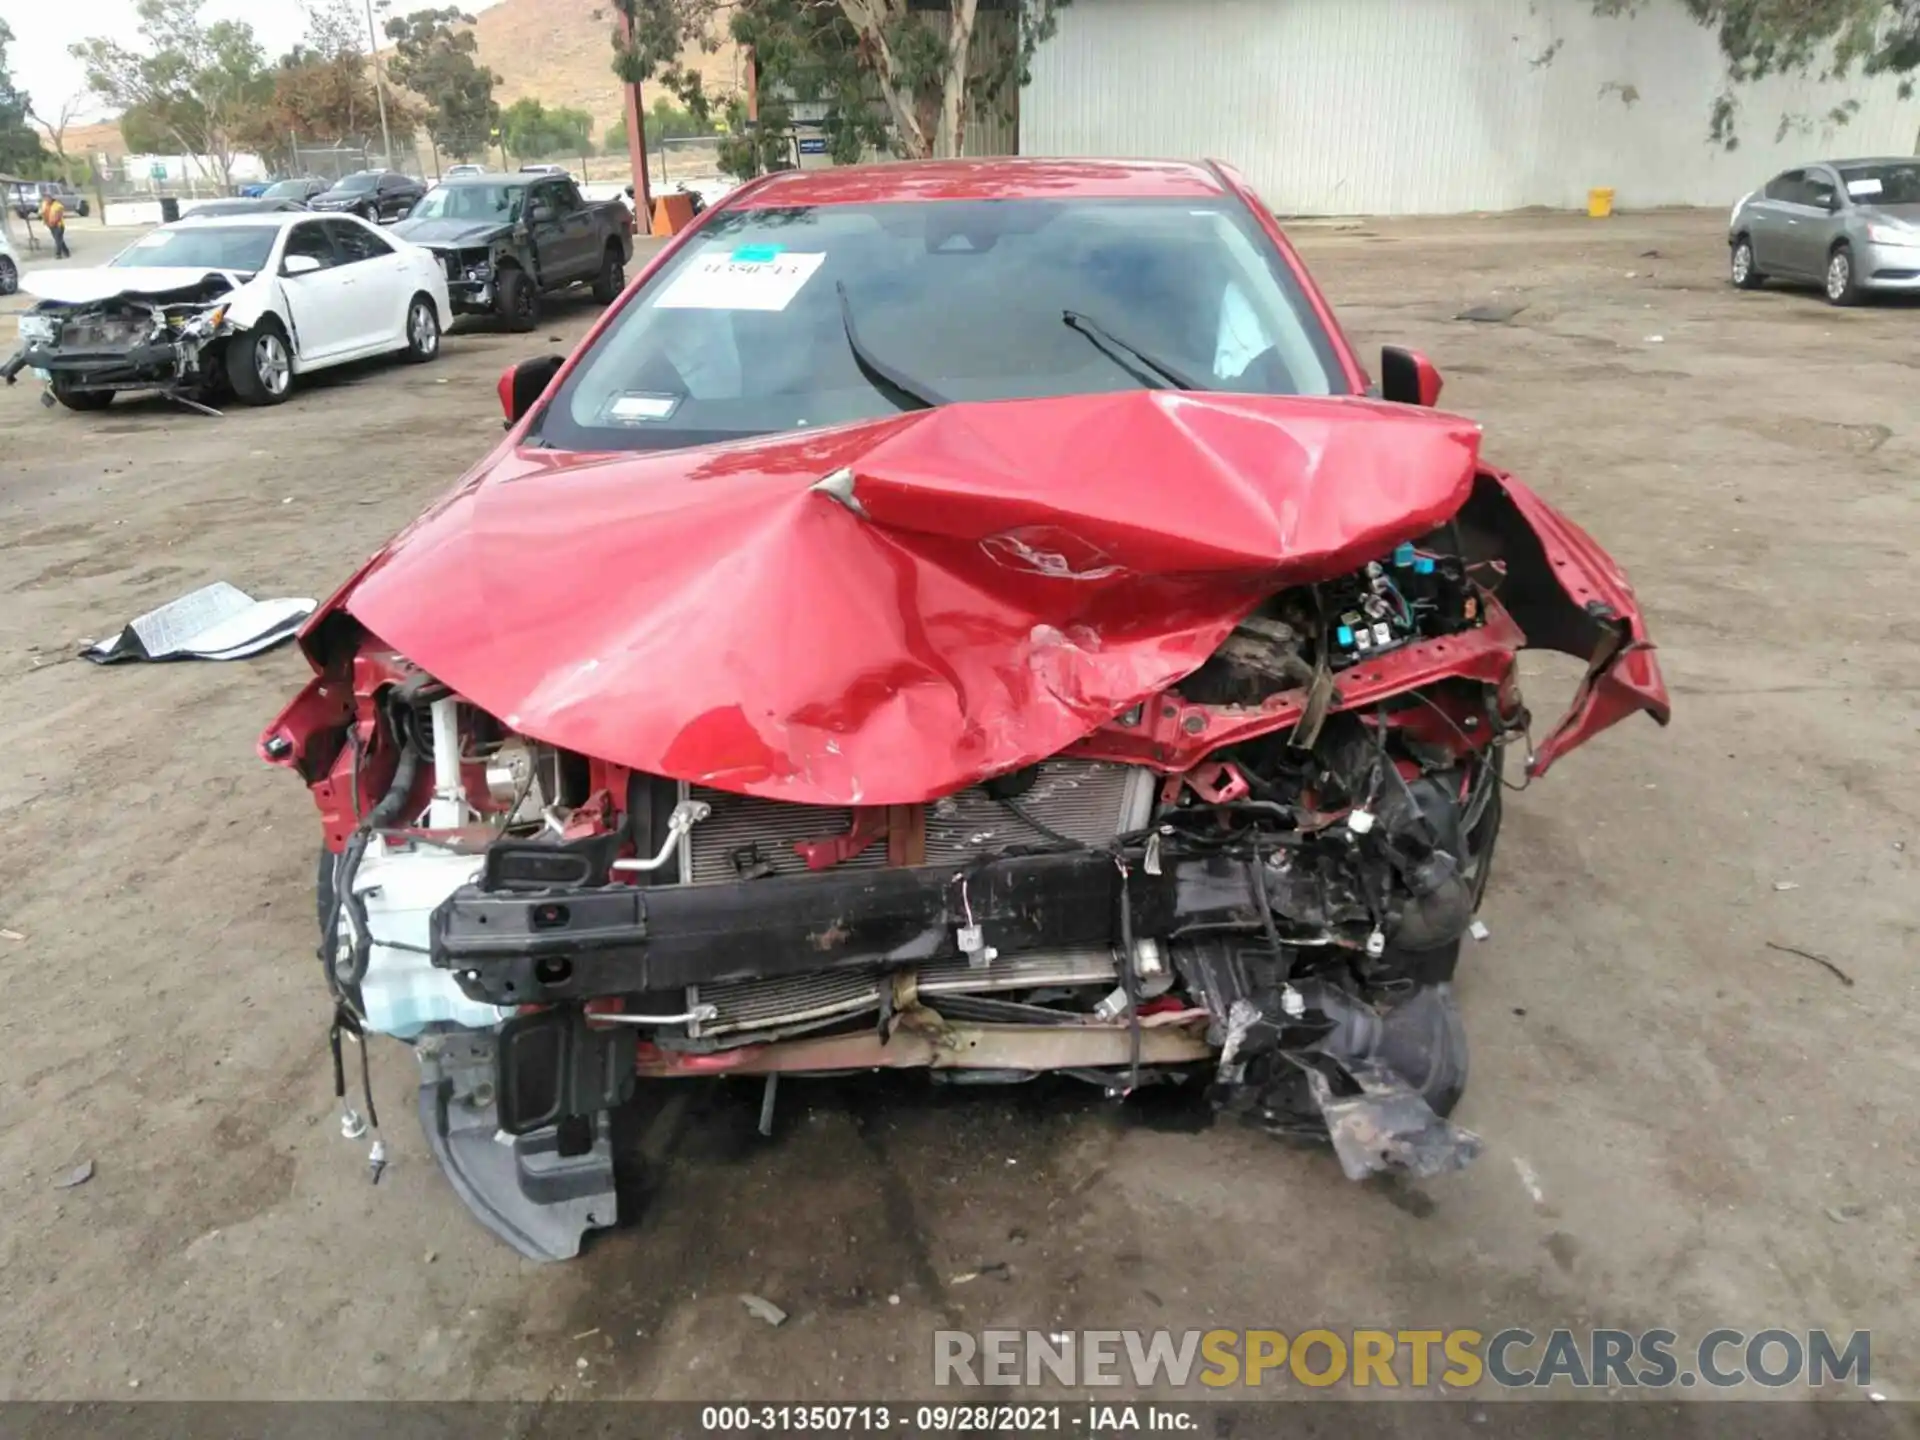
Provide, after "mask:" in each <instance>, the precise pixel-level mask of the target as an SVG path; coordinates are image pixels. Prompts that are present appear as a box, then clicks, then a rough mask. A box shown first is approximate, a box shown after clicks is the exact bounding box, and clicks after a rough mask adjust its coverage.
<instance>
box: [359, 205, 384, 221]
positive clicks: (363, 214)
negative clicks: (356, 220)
mask: <svg viewBox="0 0 1920 1440" xmlns="http://www.w3.org/2000/svg"><path fill="white" fill-rule="evenodd" d="M359 213H360V218H361V219H362V220H364V221H366V222H367V223H368V224H369V225H378V224H379V223H380V207H379V206H378V205H362V206H361V207H360V212H359Z"/></svg>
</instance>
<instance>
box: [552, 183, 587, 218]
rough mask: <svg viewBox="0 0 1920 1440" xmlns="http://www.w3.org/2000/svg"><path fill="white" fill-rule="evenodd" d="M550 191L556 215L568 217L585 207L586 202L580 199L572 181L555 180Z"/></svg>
mask: <svg viewBox="0 0 1920 1440" xmlns="http://www.w3.org/2000/svg"><path fill="white" fill-rule="evenodd" d="M552 190H553V207H554V210H555V211H556V212H557V213H559V214H561V215H568V214H571V213H572V212H573V211H575V210H581V209H584V208H585V207H586V202H585V201H584V200H582V199H581V198H580V192H579V191H578V190H577V189H575V188H574V184H573V181H571V180H556V181H555V182H554V183H553V186H552Z"/></svg>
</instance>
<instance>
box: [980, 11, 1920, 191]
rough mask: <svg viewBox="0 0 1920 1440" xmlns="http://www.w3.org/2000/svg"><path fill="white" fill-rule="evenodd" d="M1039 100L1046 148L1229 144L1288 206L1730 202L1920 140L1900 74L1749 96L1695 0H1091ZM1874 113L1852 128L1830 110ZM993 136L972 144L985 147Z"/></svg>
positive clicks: (1074, 16) (1220, 150)
mask: <svg viewBox="0 0 1920 1440" xmlns="http://www.w3.org/2000/svg"><path fill="white" fill-rule="evenodd" d="M1059 13H1060V30H1059V34H1058V35H1057V36H1055V37H1054V39H1052V40H1051V41H1049V42H1048V43H1047V44H1046V45H1044V46H1042V47H1041V49H1040V52H1039V54H1038V55H1037V56H1036V57H1035V61H1034V73H1033V83H1032V84H1031V85H1030V86H1029V87H1028V88H1027V89H1026V90H1025V91H1024V92H1023V93H1022V95H1021V97H1020V119H1019V149H1020V151H1021V153H1023V154H1027V155H1123V156H1174V157H1199V156H1212V157H1216V158H1219V159H1223V160H1228V161H1231V162H1232V163H1234V164H1235V165H1237V166H1238V167H1239V168H1240V169H1241V170H1242V171H1243V172H1244V173H1245V174H1246V175H1247V177H1248V178H1249V179H1250V180H1251V181H1252V183H1253V185H1254V186H1255V188H1256V189H1257V190H1259V192H1260V193H1261V195H1262V197H1263V198H1264V199H1265V200H1266V201H1267V203H1268V204H1270V205H1271V206H1273V207H1274V208H1275V209H1276V210H1279V211H1281V212H1283V213H1287V214H1308V215H1313V214H1422V213H1446V212H1458V211H1469V210H1512V209H1519V208H1521V207H1523V206H1528V205H1547V206H1556V207H1568V206H1581V205H1584V204H1585V203H1586V194H1587V191H1588V189H1589V188H1590V187H1594V186H1611V187H1613V189H1614V190H1615V192H1616V196H1617V198H1616V202H1615V203H1616V204H1618V205H1620V206H1623V207H1634V206H1642V207H1644V206H1652V205H1721V204H1730V203H1731V202H1732V201H1733V200H1735V199H1737V198H1738V197H1739V196H1740V195H1741V194H1742V193H1744V192H1745V191H1747V190H1750V189H1752V188H1753V187H1754V186H1755V185H1757V184H1759V183H1760V182H1762V181H1764V180H1765V179H1766V178H1767V177H1768V176H1770V175H1772V174H1773V173H1775V172H1776V171H1779V170H1782V169H1785V168H1788V167H1789V166H1791V165H1794V164H1797V163H1799V162H1801V161H1804V160H1808V159H1813V158H1817V157H1819V156H1822V155H1833V154H1836V153H1845V154H1853V155H1873V154H1895V155H1907V154H1912V153H1914V152H1915V149H1916V132H1920V99H1913V100H1901V99H1899V98H1898V95H1897V93H1896V82H1895V81H1894V80H1892V79H1891V78H1888V77H1884V76H1883V77H1878V78H1875V79H1872V80H1866V79H1856V80H1854V81H1851V82H1848V83H1845V84H1841V85H1828V84H1821V83H1818V82H1815V81H1811V80H1771V81H1767V82H1763V83H1762V84H1759V85H1755V86H1750V87H1746V88H1745V89H1743V90H1742V91H1741V92H1740V114H1739V138H1740V145H1739V148H1738V149H1737V150H1735V151H1732V152H1728V151H1726V150H1724V149H1722V148H1720V147H1719V146H1717V145H1714V144H1712V143H1711V142H1709V140H1708V138H1707V128H1708V122H1709V114H1710V111H1711V107H1712V105H1713V102H1714V99H1715V97H1716V96H1717V95H1719V94H1720V93H1721V90H1722V83H1721V81H1722V76H1723V74H1724V70H1723V65H1722V62H1721V59H1720V55H1719V50H1718V47H1717V44H1716V41H1715V38H1714V36H1713V34H1712V33H1711V32H1710V31H1707V30H1705V29H1702V28H1701V27H1700V26H1698V25H1696V24H1695V23H1694V22H1693V21H1692V20H1691V19H1690V18H1689V17H1688V16H1687V15H1686V13H1685V12H1684V11H1683V10H1682V9H1681V6H1680V3H1679V0H1642V3H1641V4H1640V6H1639V10H1638V13H1637V14H1635V15H1632V16H1623V17H1619V18H1604V19H1603V18H1599V17H1596V16H1595V14H1594V7H1593V3H1592V0H1074V3H1073V4H1071V5H1069V6H1067V7H1066V8H1065V9H1063V10H1062V11H1060V12H1059ZM1849 102H1854V103H1857V106H1858V109H1857V111H1856V113H1855V114H1854V115H1853V118H1852V119H1851V121H1850V122H1849V123H1847V124H1845V125H1836V124H1834V123H1833V122H1832V121H1831V119H1829V118H1828V116H1829V112H1831V111H1833V110H1834V109H1835V108H1836V107H1838V106H1843V105H1846V104H1848V103H1849ZM969 148H972V147H969Z"/></svg>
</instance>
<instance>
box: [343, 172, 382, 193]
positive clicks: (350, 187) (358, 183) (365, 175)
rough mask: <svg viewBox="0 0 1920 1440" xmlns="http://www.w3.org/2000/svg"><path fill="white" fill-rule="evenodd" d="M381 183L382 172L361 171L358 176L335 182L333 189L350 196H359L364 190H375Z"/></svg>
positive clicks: (354, 175) (350, 176)
mask: <svg viewBox="0 0 1920 1440" xmlns="http://www.w3.org/2000/svg"><path fill="white" fill-rule="evenodd" d="M379 183H380V172H379V171H378V170H361V171H359V172H357V173H356V174H353V175H349V176H347V177H346V179H344V180H336V181H334V182H333V188H334V189H335V190H338V191H343V192H345V193H346V194H348V195H358V194H360V193H361V192H362V191H364V190H371V189H373V187H374V186H376V185H378V184H379Z"/></svg>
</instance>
